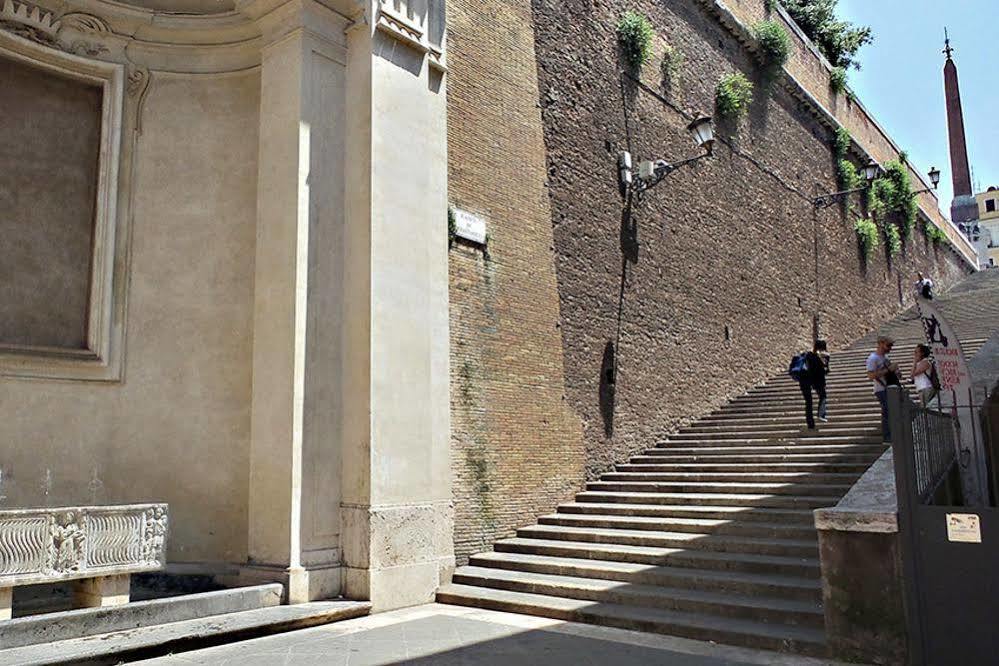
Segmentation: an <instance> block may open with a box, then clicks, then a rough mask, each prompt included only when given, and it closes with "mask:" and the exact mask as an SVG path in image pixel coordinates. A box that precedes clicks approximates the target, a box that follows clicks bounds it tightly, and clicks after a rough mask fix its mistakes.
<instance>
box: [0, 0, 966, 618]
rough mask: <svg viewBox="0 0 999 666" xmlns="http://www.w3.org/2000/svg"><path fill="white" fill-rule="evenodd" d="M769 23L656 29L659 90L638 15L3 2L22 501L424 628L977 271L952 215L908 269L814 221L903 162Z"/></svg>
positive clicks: (2, 487) (369, 1)
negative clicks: (668, 462)
mask: <svg viewBox="0 0 999 666" xmlns="http://www.w3.org/2000/svg"><path fill="white" fill-rule="evenodd" d="M766 5H767V3H764V2H763V0H759V2H755V1H754V2H744V3H740V4H739V5H738V8H736V9H732V10H727V9H725V8H724V7H723V6H721V5H720V4H716V3H713V2H706V1H705V2H702V1H701V0H683V1H682V2H677V3H671V4H670V6H668V7H667V6H664V5H656V6H655V7H651V8H649V10H648V11H649V14H650V19H651V20H652V22H653V24H654V25H655V27H656V34H657V37H656V41H655V44H654V48H653V52H654V57H653V60H652V62H651V63H649V64H648V65H646V67H645V68H643V70H642V72H641V74H640V76H638V77H637V78H638V79H639V80H640V81H641V82H642V83H643V84H644V86H645V88H642V87H641V86H638V85H635V84H634V83H633V82H632V83H631V84H628V85H624V86H622V79H621V76H620V69H621V61H620V53H619V47H618V43H617V36H616V30H615V26H616V23H617V21H618V19H619V18H620V16H621V15H622V14H623V13H624V11H626V10H627V9H629V8H631V6H630V4H629V3H626V2H623V1H618V0H615V1H614V2H606V3H600V4H597V3H591V2H564V3H563V2H551V1H548V0H542V1H537V0H536V1H535V2H528V1H527V0H495V1H491V2H489V3H481V2H472V1H471V0H451V1H450V2H448V3H447V7H446V9H447V18H446V19H445V5H444V3H443V2H442V0H363V1H362V0H217V1H213V2H209V3H205V2H193V1H190V0H132V2H128V3H122V2H111V1H110V0H37V2H34V3H30V4H29V3H25V2H15V1H13V0H5V2H3V3H2V5H0V72H2V75H3V81H4V85H3V86H2V88H0V111H2V113H3V116H4V118H5V123H4V125H3V126H2V127H0V146H2V150H0V160H2V161H3V168H2V169H0V202H2V203H3V206H4V209H5V210H8V211H11V213H10V214H9V215H6V216H5V217H4V219H3V220H2V221H0V225H3V227H4V228H3V237H4V238H5V239H8V240H9V241H10V242H5V243H4V244H3V245H2V247H0V284H2V285H3V286H2V287H0V313H2V316H0V405H3V409H4V414H5V418H4V419H0V502H3V504H4V506H14V507H21V506H36V505H41V506H58V505H60V504H72V505H79V504H107V503H134V502H145V501H156V502H166V503H169V505H170V511H171V530H172V531H171V535H170V540H169V548H170V550H169V553H168V562H169V564H170V566H171V567H172V568H173V570H175V571H181V572H198V573H210V574H215V575H217V576H219V577H220V579H222V580H225V581H228V582H234V583H235V582H248V581H259V580H279V581H282V582H284V583H285V584H286V585H287V586H288V596H289V599H290V600H291V601H302V600H306V599H315V598H322V597H328V596H334V595H338V594H343V595H347V596H350V597H353V598H366V599H371V600H372V601H373V602H374V606H375V608H376V609H386V608H391V607H397V606H404V605H409V604H416V603H421V602H426V601H430V600H431V599H432V598H433V595H434V591H435V590H436V589H437V587H438V585H439V583H440V582H441V581H442V580H446V579H447V577H448V576H449V573H450V571H451V568H452V567H453V566H454V563H455V560H456V559H458V560H460V559H462V558H464V557H466V556H467V555H468V554H469V553H472V552H475V551H477V550H481V549H482V548H483V547H484V546H485V545H486V544H488V543H489V542H491V541H492V540H493V539H495V538H496V537H498V536H502V535H506V534H509V533H510V532H511V531H512V529H514V528H515V527H517V526H519V525H521V524H524V523H527V522H529V521H531V520H533V519H534V518H535V517H536V516H537V515H539V514H541V513H544V512H547V511H550V510H551V508H552V507H553V506H554V505H555V504H557V503H558V502H559V501H562V500H564V499H567V498H569V497H571V495H572V494H573V492H574V491H576V490H578V489H579V488H580V487H581V485H582V484H583V483H584V482H585V479H586V478H587V477H588V476H593V475H595V474H597V473H599V472H600V471H603V470H605V469H607V468H608V467H609V466H610V465H612V464H613V463H614V462H615V461H620V460H623V459H624V458H625V457H626V456H627V455H628V453H629V452H631V451H634V450H636V449H638V448H641V447H643V446H645V445H647V444H648V442H649V440H650V439H654V438H655V437H657V436H659V435H661V434H664V433H666V432H668V431H669V430H670V429H671V428H673V427H675V426H676V425H678V424H680V423H683V422H685V421H688V420H690V419H692V418H694V417H695V416H697V415H700V414H703V413H705V412H707V411H709V410H711V409H712V408H713V407H715V406H717V405H719V404H721V403H722V402H724V401H725V400H726V399H727V398H729V397H730V396H733V395H735V394H737V393H740V392H742V391H743V390H745V389H746V388H747V387H749V386H752V385H754V384H755V383H757V382H759V381H760V380H762V379H763V378H764V377H766V376H767V375H768V374H770V373H771V372H772V371H773V370H774V369H776V368H778V367H779V366H780V365H782V364H783V363H784V361H785V359H786V357H787V356H788V354H790V353H791V352H793V351H796V350H798V349H800V348H801V347H803V346H806V345H808V344H810V341H811V338H812V335H813V333H814V331H815V330H816V328H817V329H818V330H819V331H820V332H821V334H822V335H824V336H825V337H827V338H828V339H829V340H830V343H831V344H832V345H834V346H835V345H841V344H845V343H846V342H848V341H850V340H852V339H854V338H856V337H858V336H859V335H861V334H863V333H864V332H866V331H867V330H869V329H870V328H871V327H873V326H874V325H875V324H877V323H878V322H880V321H882V320H884V319H886V318H887V317H889V316H890V315H891V314H892V313H894V312H896V311H898V310H899V309H901V308H903V307H905V306H907V305H908V304H909V300H908V299H910V295H908V294H907V293H904V292H907V291H908V290H903V288H902V285H903V283H905V284H908V282H909V276H910V274H911V273H914V272H915V271H916V270H922V271H924V272H928V273H930V274H931V275H933V276H934V277H935V278H936V280H937V282H938V283H939V284H941V285H943V286H946V285H947V284H949V283H951V282H953V281H954V280H956V279H958V278H960V277H961V276H963V275H965V274H966V273H967V272H968V271H969V270H972V268H973V267H972V265H970V264H969V261H968V257H969V253H970V252H972V250H971V249H970V248H969V247H968V246H967V241H966V239H964V238H963V237H962V236H961V235H960V233H959V232H958V231H957V230H956V228H954V227H953V226H952V225H949V223H947V222H946V221H945V220H943V218H942V216H941V215H940V213H939V210H938V209H937V202H936V199H935V198H934V197H933V195H932V194H931V193H926V194H923V195H920V205H921V211H922V212H921V222H922V224H935V225H937V226H938V227H940V228H941V229H943V231H944V232H945V234H947V235H948V237H949V238H951V242H950V243H943V244H939V245H938V244H935V243H932V242H930V241H929V240H928V239H927V238H924V237H922V236H920V235H919V234H918V232H917V234H916V235H915V236H914V237H913V238H911V239H908V241H907V244H906V247H905V250H904V252H903V253H902V254H900V255H898V256H895V257H890V256H888V255H886V254H883V253H881V254H878V253H874V254H872V255H870V256H865V255H864V253H863V252H862V251H861V249H860V247H859V245H858V241H857V238H856V235H855V233H854V231H853V223H854V217H855V214H853V213H851V209H850V208H846V209H835V208H831V209H826V210H821V211H819V210H817V209H816V207H815V206H814V205H813V203H812V198H813V197H814V196H815V195H816V194H818V193H823V192H830V191H833V190H834V189H836V183H835V176H834V173H833V159H832V154H831V148H830V145H831V142H832V136H833V133H834V131H835V129H836V128H838V127H840V126H843V127H846V128H847V129H849V131H850V132H851V134H852V135H853V139H854V141H853V145H852V149H851V150H852V158H853V159H855V160H858V161H861V160H866V159H869V158H874V159H877V160H878V161H881V162H884V161H888V160H890V159H894V158H896V157H897V155H898V151H897V147H895V145H894V144H893V143H892V142H891V140H890V138H889V137H888V136H887V135H886V134H885V133H884V131H883V130H882V129H881V128H880V127H879V126H878V125H877V123H876V122H875V121H874V119H873V118H871V117H870V115H869V114H868V113H867V112H866V111H865V110H864V109H863V107H862V106H861V105H860V104H859V103H856V102H852V101H850V100H848V99H847V98H846V97H845V96H843V95H837V94H835V93H833V92H831V91H830V90H829V87H828V74H829V68H828V63H824V61H823V60H822V59H821V57H820V56H818V54H817V52H816V51H815V50H814V47H812V46H811V45H810V44H809V43H808V42H807V41H805V40H804V39H803V38H802V37H801V35H800V34H799V33H798V32H795V27H794V26H793V24H792V23H790V22H789V19H787V17H786V16H784V15H783V14H781V13H779V11H778V12H777V13H774V14H768V11H770V10H768V9H767V8H766ZM775 11H776V10H775ZM768 16H772V17H773V18H774V19H775V20H779V21H783V22H784V23H785V25H787V27H788V30H789V31H791V32H792V35H793V36H794V40H793V45H794V50H793V53H792V56H791V59H790V61H789V62H788V64H787V65H786V67H785V69H784V72H783V74H782V75H781V77H779V79H778V80H777V81H776V82H773V83H772V87H766V86H764V81H763V80H761V79H760V78H759V77H758V70H757V67H756V59H757V57H758V56H757V51H756V47H754V45H753V42H752V40H751V39H750V38H748V37H747V34H749V33H748V27H747V26H750V25H751V24H752V23H753V22H754V21H757V20H760V19H762V18H766V17H768ZM445 27H446V28H447V30H445ZM667 47H668V48H669V51H668V50H667ZM668 52H669V53H675V54H679V56H680V57H681V58H682V63H683V64H682V66H680V67H678V68H677V70H676V72H675V76H671V77H670V80H669V81H666V80H665V79H664V77H663V76H662V75H661V73H662V72H663V71H665V69H664V67H663V65H662V63H663V61H664V59H665V57H666V54H667V53H668ZM735 71H742V72H745V73H747V75H748V76H750V77H751V78H753V79H754V81H756V83H757V85H758V90H757V94H756V96H755V100H756V101H755V102H754V103H753V105H752V107H751V109H750V113H749V115H748V116H747V117H746V118H745V119H743V120H742V121H741V122H739V123H735V124H731V125H729V126H727V127H723V126H722V124H721V123H719V128H720V139H719V142H718V145H717V147H716V150H715V153H714V155H713V156H712V157H711V158H710V159H705V160H702V161H700V162H699V163H698V164H697V165H696V166H693V167H691V168H689V169H687V170H684V171H681V172H677V174H675V176H674V177H671V178H670V179H669V180H668V181H667V182H666V183H664V184H663V185H661V186H660V187H659V188H658V189H656V190H652V191H650V192H649V193H648V194H647V196H646V197H644V198H643V200H642V201H641V202H638V201H633V202H632V204H631V205H630V206H629V205H628V202H627V200H626V199H625V200H622V198H621V196H620V192H619V190H618V183H617V154H618V153H619V152H620V151H621V150H622V149H623V148H624V147H626V146H628V145H629V144H630V145H631V148H632V151H633V152H634V153H635V154H636V156H641V158H642V159H645V158H650V159H655V158H660V157H665V158H669V159H671V160H676V159H679V158H681V157H683V156H685V155H687V154H689V153H690V152H691V151H692V150H694V148H695V146H693V144H692V142H691V141H690V139H689V137H688V136H687V135H686V132H685V130H684V128H685V126H686V125H687V122H688V121H689V117H688V116H689V114H690V112H691V111H693V110H701V111H705V112H708V113H711V112H712V109H713V108H714V95H715V92H714V91H715V86H716V84H717V82H718V80H719V79H720V78H721V77H722V76H724V75H726V74H729V73H731V72H735ZM648 90H653V91H656V94H655V95H650V94H649V93H648ZM913 177H914V178H920V176H919V175H918V174H915V172H914V173H913ZM449 205H450V206H451V208H452V214H451V215H449V213H448V207H449ZM851 215H853V216H851ZM449 219H451V220H454V221H455V224H457V223H458V222H460V223H461V224H463V225H464V224H466V222H468V221H469V220H472V221H473V222H472V223H469V224H471V225H472V226H476V225H480V224H481V225H482V228H478V227H476V228H475V229H472V230H471V231H472V232H474V233H471V232H469V230H468V229H463V230H462V233H461V234H457V233H454V234H449V233H448V232H449V228H450V226H451V225H449V224H448V220H449ZM922 224H921V225H919V226H920V227H922ZM449 236H450V237H449ZM721 237H725V238H736V239H738V242H735V243H728V242H726V243H719V242H718V239H719V238H721ZM719 248H721V249H719Z"/></svg>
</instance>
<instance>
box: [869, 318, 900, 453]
mask: <svg viewBox="0 0 999 666" xmlns="http://www.w3.org/2000/svg"><path fill="white" fill-rule="evenodd" d="M894 346H895V341H894V340H893V339H892V338H890V337H888V336H886V335H882V336H880V337H878V346H877V348H876V349H875V350H874V352H872V353H871V355H870V356H868V357H867V377H868V378H869V379H870V380H871V382H872V383H873V385H874V397H876V398H877V399H878V403H879V404H880V405H881V432H882V433H883V434H884V441H885V442H890V441H891V426H889V424H888V399H887V393H886V389H887V388H888V387H889V386H891V385H892V384H896V385H897V384H898V383H899V381H898V363H895V362H893V361H891V360H889V358H888V354H889V353H890V352H891V350H892V347H894Z"/></svg>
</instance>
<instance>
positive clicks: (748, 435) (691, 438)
mask: <svg viewBox="0 0 999 666" xmlns="http://www.w3.org/2000/svg"><path fill="white" fill-rule="evenodd" d="M817 425H818V428H817V429H816V430H813V431H809V430H807V429H806V424H805V416H804V414H802V416H801V422H800V423H798V424H797V425H795V426H792V427H787V428H773V429H770V430H751V431H748V432H747V431H744V430H742V429H739V428H732V429H731V430H730V431H727V432H697V431H694V432H690V431H688V432H679V433H677V434H675V435H670V436H669V437H668V438H667V439H666V440H663V441H666V442H705V443H709V442H740V441H746V440H750V441H773V440H780V441H787V440H792V439H793V440H801V439H808V440H821V441H828V440H833V441H852V440H854V439H866V440H871V439H873V440H877V439H878V438H879V437H880V436H881V424H880V422H879V423H878V424H869V425H867V426H865V427H856V428H843V427H836V426H829V425H828V424H823V423H822V422H821V421H820V422H818V423H817Z"/></svg>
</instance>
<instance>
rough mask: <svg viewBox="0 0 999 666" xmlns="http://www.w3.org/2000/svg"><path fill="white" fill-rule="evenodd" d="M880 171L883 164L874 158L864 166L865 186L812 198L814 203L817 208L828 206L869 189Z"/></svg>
mask: <svg viewBox="0 0 999 666" xmlns="http://www.w3.org/2000/svg"><path fill="white" fill-rule="evenodd" d="M880 173H881V166H880V165H879V164H878V163H877V162H875V161H874V160H871V161H870V162H868V163H867V164H866V165H865V166H864V184H863V186H861V187H855V188H854V189H852V190H842V191H841V192H833V193H831V194H823V195H822V196H820V197H815V199H813V200H812V203H813V204H814V205H815V207H816V208H828V207H829V206H832V205H834V204H837V203H839V202H841V201H844V200H846V198H847V197H848V196H850V195H851V194H853V193H855V192H863V191H864V190H866V189H868V188H869V187H870V186H871V183H873V182H874V179H875V178H877V177H878V174H880Z"/></svg>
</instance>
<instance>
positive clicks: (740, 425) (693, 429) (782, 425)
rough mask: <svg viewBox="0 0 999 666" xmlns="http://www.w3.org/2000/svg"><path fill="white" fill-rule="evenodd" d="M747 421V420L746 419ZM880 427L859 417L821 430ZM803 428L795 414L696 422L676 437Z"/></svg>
mask: <svg viewBox="0 0 999 666" xmlns="http://www.w3.org/2000/svg"><path fill="white" fill-rule="evenodd" d="M747 420H748V419H747ZM880 426H881V421H880V419H874V418H869V417H861V418H858V419H855V420H851V421H846V420H844V419H842V418H840V419H837V420H836V421H830V422H829V423H826V424H824V425H822V428H823V430H826V431H829V430H833V429H842V430H853V429H857V428H859V429H863V430H866V429H869V428H876V427H880ZM802 428H804V414H803V413H801V414H797V415H796V416H794V417H788V418H787V419H785V420H783V421H770V422H762V423H744V422H743V421H741V420H732V421H731V422H721V423H718V422H712V423H705V422H701V421H698V422H697V423H694V424H692V425H689V426H686V427H683V428H679V429H677V431H676V432H677V434H678V435H688V434H695V433H696V434H708V433H737V434H746V435H749V434H752V435H755V434H756V433H760V432H764V433H771V432H780V433H789V432H790V433H794V432H800V431H801V430H802Z"/></svg>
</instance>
